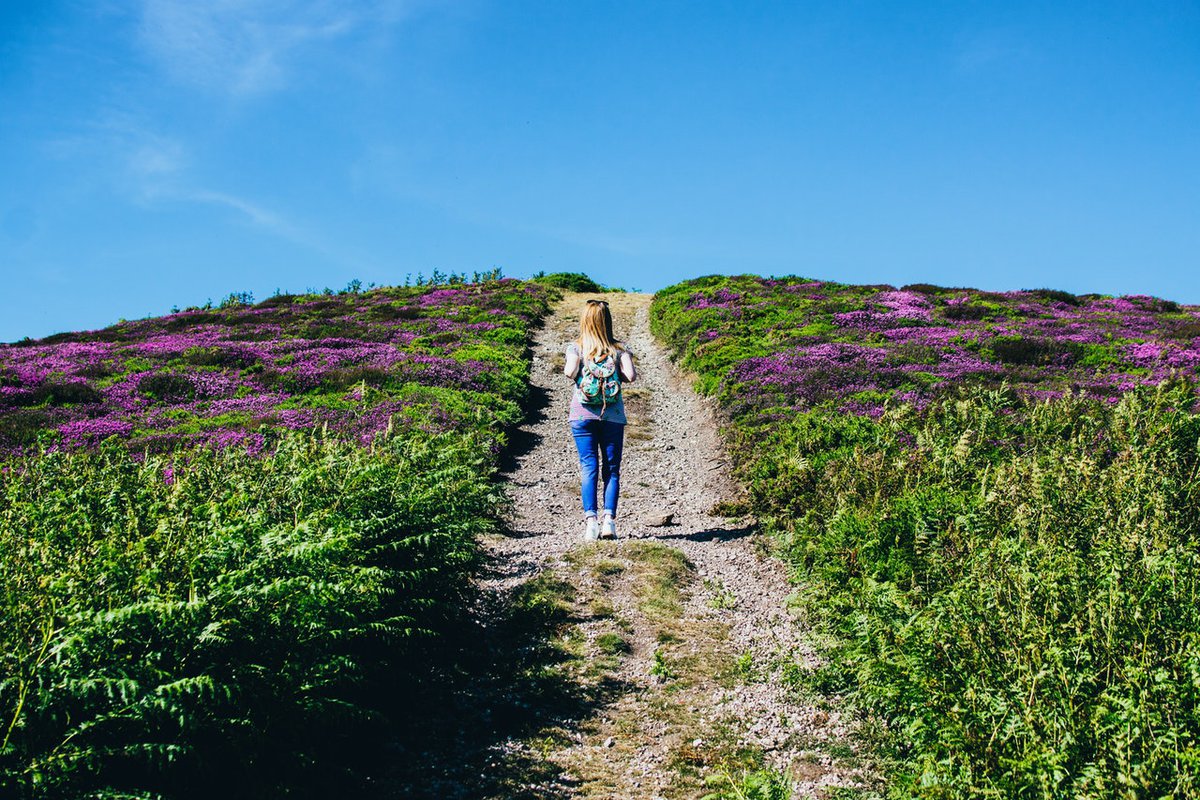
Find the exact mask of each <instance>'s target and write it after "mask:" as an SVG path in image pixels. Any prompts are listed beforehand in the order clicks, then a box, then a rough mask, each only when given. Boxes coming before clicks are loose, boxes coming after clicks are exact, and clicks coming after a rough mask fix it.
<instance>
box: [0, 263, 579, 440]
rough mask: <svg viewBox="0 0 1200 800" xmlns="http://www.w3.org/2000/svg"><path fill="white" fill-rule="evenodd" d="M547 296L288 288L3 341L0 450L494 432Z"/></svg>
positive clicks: (506, 413)
mask: <svg viewBox="0 0 1200 800" xmlns="http://www.w3.org/2000/svg"><path fill="white" fill-rule="evenodd" d="M554 291H555V290H554V289H552V288H548V287H546V286H543V285H541V284H538V283H528V282H520V281H515V280H511V279H500V280H490V281H484V282H479V283H474V284H455V285H450V286H418V287H394V288H382V289H376V290H372V291H368V292H364V293H357V292H355V293H344V294H340V295H334V296H328V295H302V296H290V295H281V296H278V297H273V298H271V299H269V300H266V301H264V302H262V303H258V304H257V305H238V304H232V305H229V306H227V307H223V308H219V309H197V310H190V311H183V312H179V313H175V314H171V315H169V316H164V317H157V318H151V319H144V320H136V321H132V322H122V323H120V324H117V325H113V326H111V327H108V328H104V329H102V330H96V331H82V332H73V333H61V334H56V335H54V336H49V337H46V338H45V339H40V340H36V341H29V340H26V341H21V342H17V343H13V344H5V345H0V453H4V452H7V453H10V454H11V453H16V452H20V451H23V450H26V449H29V448H30V447H31V446H32V445H34V444H35V443H37V442H39V441H41V442H42V443H43V444H45V445H47V446H49V447H50V448H52V449H53V448H79V447H90V446H93V445H95V444H97V443H98V442H99V441H101V440H103V439H105V438H107V437H109V436H120V437H122V438H124V439H126V440H127V441H128V443H129V445H130V446H131V447H132V448H135V449H139V450H141V449H150V450H153V451H164V450H169V449H173V448H174V447H176V446H178V445H193V444H211V445H216V446H219V447H225V446H231V445H237V446H241V447H245V448H247V449H249V450H251V451H259V450H261V449H262V448H263V447H264V446H266V444H267V443H268V442H269V440H270V439H271V437H272V435H273V434H274V433H277V432H278V431H280V430H307V429H312V428H317V427H320V428H323V429H325V430H327V431H329V432H331V433H333V434H334V435H339V436H346V437H350V438H353V439H356V440H358V441H360V442H363V443H365V442H368V441H370V439H371V438H372V437H373V436H375V435H376V434H378V433H380V432H381V431H385V430H388V429H389V428H392V429H395V428H398V427H399V428H410V427H411V428H421V429H424V430H428V431H436V430H446V429H449V428H452V427H454V426H455V425H457V424H459V423H460V422H464V421H467V422H469V423H470V425H471V426H480V427H482V426H485V425H488V424H494V425H495V427H497V428H499V427H503V426H505V425H509V424H512V423H513V422H514V421H515V420H516V419H517V417H518V415H519V411H518V406H519V403H520V401H521V400H522V399H523V397H524V395H525V392H526V387H527V383H528V381H527V375H528V365H527V363H526V358H525V348H526V343H527V339H528V334H529V330H530V328H531V326H532V325H534V324H536V323H537V322H538V321H539V320H540V318H541V317H542V315H544V314H545V312H546V310H547V308H548V301H549V299H550V298H551V297H552V295H553V293H554ZM476 409H483V410H484V418H482V419H481V418H480V417H479V415H478V413H477V411H476ZM463 414H466V415H467V416H466V417H464V416H463Z"/></svg>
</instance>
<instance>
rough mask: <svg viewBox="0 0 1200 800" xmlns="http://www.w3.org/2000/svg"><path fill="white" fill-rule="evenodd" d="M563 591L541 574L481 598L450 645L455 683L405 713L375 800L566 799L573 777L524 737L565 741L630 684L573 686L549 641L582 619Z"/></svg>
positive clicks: (565, 657) (563, 658)
mask: <svg viewBox="0 0 1200 800" xmlns="http://www.w3.org/2000/svg"><path fill="white" fill-rule="evenodd" d="M563 587H567V588H566V589H564V588H563ZM571 591H572V590H570V588H569V586H567V585H566V584H563V583H561V582H559V581H557V580H555V579H551V578H549V577H548V576H539V577H537V578H534V579H532V580H528V581H526V582H525V583H523V584H521V585H519V586H517V587H516V588H515V589H513V590H512V591H510V592H505V593H498V594H485V595H484V596H482V597H481V598H479V602H478V603H477V606H476V609H475V615H476V619H475V624H474V625H468V626H466V627H464V629H463V636H462V638H461V641H458V642H456V643H455V646H456V649H457V651H458V652H457V655H458V663H459V672H458V674H457V675H456V676H455V678H454V681H453V686H452V687H447V691H445V692H444V693H439V694H438V696H437V697H431V698H428V702H427V704H422V707H421V708H419V709H417V708H414V709H413V710H412V712H413V714H414V719H413V722H412V724H411V725H410V726H409V727H410V728H412V729H413V730H414V731H415V733H416V735H415V736H414V739H413V740H412V741H409V742H405V743H402V744H400V745H398V746H397V748H396V751H395V760H394V761H393V763H392V769H391V771H390V774H389V775H388V776H387V778H386V779H385V780H384V781H382V782H381V786H380V791H378V792H375V793H372V798H373V800H382V799H383V798H388V800H391V798H402V797H403V798H410V797H411V798H439V799H441V800H459V799H460V798H461V800H467V798H471V800H475V798H480V799H481V800H482V799H484V798H488V799H492V800H500V798H517V799H519V800H564V799H565V798H568V797H571V796H573V786H574V783H575V781H574V779H573V778H572V777H571V776H569V775H567V774H564V773H563V771H562V770H561V768H560V767H558V766H557V765H556V764H554V763H553V762H551V761H549V760H547V759H546V758H545V757H544V753H542V752H540V751H539V750H538V749H536V747H535V746H531V745H530V744H529V742H533V743H536V742H539V741H550V740H552V739H555V738H558V739H559V740H561V739H562V738H563V737H569V736H570V735H571V734H572V732H573V731H574V730H575V729H577V728H578V725H579V723H580V721H581V720H585V719H588V718H590V717H593V716H595V714H596V713H597V711H598V709H600V708H602V707H604V706H607V705H609V704H610V703H611V702H613V701H614V700H615V699H616V698H617V697H619V696H621V695H622V694H624V693H626V692H628V691H629V690H630V687H629V686H628V685H626V684H625V683H623V682H621V681H617V680H613V679H611V678H606V679H604V680H601V681H599V682H598V683H593V684H584V683H581V682H580V681H579V680H578V679H577V678H576V676H575V673H574V672H573V671H572V670H571V669H570V661H571V656H570V655H569V654H567V653H565V652H564V651H563V650H562V649H560V648H559V647H556V646H555V641H556V640H557V639H559V638H560V637H561V634H562V633H563V632H564V631H565V630H566V629H567V628H568V627H570V626H571V625H573V624H577V623H578V622H579V621H580V620H579V618H578V617H577V616H576V615H575V612H574V611H573V610H572V608H571V604H570V602H568V600H567V598H569V597H570V596H571ZM523 741H524V742H525V743H522V742H523Z"/></svg>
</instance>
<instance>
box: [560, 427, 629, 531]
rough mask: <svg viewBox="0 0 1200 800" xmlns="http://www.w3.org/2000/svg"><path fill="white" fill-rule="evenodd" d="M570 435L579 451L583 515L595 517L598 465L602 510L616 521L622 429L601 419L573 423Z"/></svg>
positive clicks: (623, 430) (623, 439)
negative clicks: (602, 493) (593, 515)
mask: <svg viewBox="0 0 1200 800" xmlns="http://www.w3.org/2000/svg"><path fill="white" fill-rule="evenodd" d="M571 435H572V436H574V437H575V448H576V449H577V450H578V451H579V471H580V473H581V478H582V481H581V486H580V493H581V494H582V495H583V513H584V514H595V513H596V467H597V461H599V467H600V477H601V478H603V480H604V510H605V511H607V512H610V513H611V514H612V515H613V517H614V518H615V517H616V516H617V495H618V494H619V493H620V491H621V448H622V446H623V445H624V442H625V426H624V425H623V424H621V423H620V422H608V421H607V420H602V419H573V420H571ZM597 452H598V453H599V458H597Z"/></svg>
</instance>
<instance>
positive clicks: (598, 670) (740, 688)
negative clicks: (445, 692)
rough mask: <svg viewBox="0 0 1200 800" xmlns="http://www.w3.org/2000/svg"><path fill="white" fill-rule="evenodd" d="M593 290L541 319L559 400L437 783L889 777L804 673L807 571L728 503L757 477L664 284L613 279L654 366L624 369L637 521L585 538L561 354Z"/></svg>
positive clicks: (674, 792)
mask: <svg viewBox="0 0 1200 800" xmlns="http://www.w3.org/2000/svg"><path fill="white" fill-rule="evenodd" d="M589 296H591V295H568V296H567V297H566V298H565V299H564V300H563V302H562V303H561V304H560V305H559V306H558V307H557V309H556V310H555V313H554V314H553V315H552V316H551V317H550V318H549V320H548V322H547V325H546V326H545V328H544V329H543V330H542V331H541V332H540V334H539V337H538V341H537V343H536V346H535V349H534V353H533V375H532V379H533V383H534V389H535V395H536V399H537V403H536V405H537V406H539V407H540V411H538V412H536V413H535V414H534V418H533V419H531V420H530V421H529V423H527V425H526V427H525V428H524V430H523V431H522V433H521V436H520V438H519V441H518V442H517V443H516V446H515V447H514V451H515V454H514V457H513V459H512V463H511V464H510V465H509V466H510V469H509V471H508V475H507V478H508V492H509V495H510V496H511V498H512V500H513V511H512V517H511V524H510V527H511V530H510V531H509V532H508V534H507V535H505V536H499V537H491V538H489V540H488V541H486V542H485V545H486V549H487V553H488V558H489V567H488V570H487V572H486V575H485V577H484V578H483V579H482V583H483V585H482V588H483V590H484V592H483V597H484V603H483V607H482V608H481V609H480V617H481V618H482V619H483V620H484V622H483V625H482V628H481V631H480V634H479V636H480V643H479V653H480V658H481V660H483V661H488V662H489V664H490V667H488V668H486V669H481V671H480V675H481V677H480V679H478V680H477V681H476V682H475V683H474V685H473V688H472V689H471V690H470V691H468V692H467V694H466V696H464V697H462V698H460V708H459V709H458V710H457V711H456V715H457V718H458V719H460V720H461V726H462V727H461V730H460V731H459V732H458V734H459V744H458V747H457V749H456V750H455V751H454V753H453V754H452V755H450V756H449V757H448V756H447V753H446V752H441V753H431V754H430V756H429V765H428V766H429V769H428V774H427V775H426V776H424V777H423V778H422V783H423V787H424V790H425V791H426V792H428V793H429V794H430V795H431V796H441V797H495V798H501V797H504V798H513V797H530V798H575V797H589V798H593V797H597V798H598V797H620V798H646V800H651V799H652V798H691V797H700V796H702V795H704V794H706V793H708V792H718V791H722V790H725V791H726V792H727V794H725V795H722V796H728V797H738V796H744V795H739V794H737V793H736V791H735V790H734V787H739V788H740V787H742V786H743V785H744V784H745V782H746V781H748V780H758V779H769V780H770V781H775V782H776V783H778V784H779V785H784V784H787V785H789V786H790V789H791V793H792V796H793V797H827V796H830V794H831V793H832V792H833V791H835V790H837V791H844V790H845V789H852V788H853V787H861V786H863V785H864V784H870V783H871V779H870V774H869V770H868V769H867V768H866V767H865V766H864V765H863V760H862V759H861V758H860V757H859V754H858V749H859V748H858V746H857V745H856V743H855V741H856V740H855V737H854V735H853V729H852V725H851V724H850V721H849V720H848V719H846V718H844V717H843V715H842V714H840V713H839V708H838V703H837V701H836V699H831V698H820V697H813V696H812V694H811V693H805V692H803V691H798V684H799V683H802V682H799V681H797V680H795V676H796V675H797V674H798V673H802V672H803V671H804V670H805V669H806V668H809V667H811V666H812V665H813V662H814V659H815V656H814V654H813V651H812V648H811V646H810V645H809V643H808V642H807V641H806V638H805V636H806V629H805V627H804V625H803V624H802V622H801V621H800V620H798V619H796V618H794V617H793V616H792V615H791V614H790V613H789V611H788V609H789V602H788V599H789V596H790V594H791V592H792V591H793V590H794V587H792V586H791V585H789V583H788V581H787V579H786V576H785V574H784V570H783V567H782V565H781V564H780V563H779V562H778V561H776V560H773V559H771V558H770V557H767V556H764V555H763V552H762V548H761V547H760V545H759V543H758V542H757V541H756V536H755V533H754V526H753V524H752V521H751V520H747V519H739V518H727V517H723V516H719V513H720V512H721V511H725V510H728V509H729V508H731V507H732V508H735V507H736V506H737V500H738V493H739V492H738V487H737V486H736V485H735V484H734V483H733V482H732V481H731V479H730V477H729V473H728V470H727V462H726V458H725V456H724V454H723V452H722V447H721V441H720V438H719V436H718V433H717V429H716V424H715V418H714V413H713V409H712V407H711V406H710V404H709V403H708V402H707V401H706V400H704V399H703V398H700V397H699V396H697V395H696V394H695V393H694V392H693V391H692V390H691V388H690V382H689V381H688V379H687V377H686V376H684V375H681V374H680V373H679V371H678V370H677V369H676V368H675V366H674V365H673V364H672V363H671V361H670V359H669V358H668V356H667V354H666V352H665V351H664V350H663V348H662V347H661V346H660V345H659V344H658V343H657V342H656V341H655V340H654V338H653V337H652V336H651V334H650V330H649V324H648V312H649V305H650V296H649V295H644V294H623V293H612V294H609V295H606V296H605V298H606V299H607V300H608V301H609V303H610V307H611V309H612V311H613V315H614V323H615V327H616V332H617V336H618V337H619V338H623V340H624V341H625V343H626V345H627V346H628V347H629V348H630V349H631V350H632V352H633V353H634V356H635V359H636V361H637V365H638V372H639V379H638V381H637V382H636V383H633V384H627V385H626V386H625V388H624V393H625V398H626V399H625V403H626V410H627V415H628V417H629V424H628V426H627V428H626V444H625V455H624V461H623V465H622V470H621V481H622V483H621V487H622V488H621V501H620V508H619V514H618V517H619V518H618V538H617V540H615V541H601V542H596V543H585V542H583V541H582V537H581V532H582V511H581V507H580V499H579V467H578V458H577V456H576V453H575V449H574V444H573V442H572V440H571V436H570V431H569V428H568V423H567V419H566V418H567V408H568V404H569V400H570V392H571V386H572V384H571V381H570V380H569V379H567V378H566V377H564V376H563V375H562V372H561V370H562V365H563V351H564V349H565V346H566V344H567V342H569V341H570V340H571V339H573V338H574V336H575V335H576V333H577V331H578V311H579V309H580V308H581V307H582V305H583V302H584V300H585V299H586V297H589ZM722 504H724V507H722ZM664 520H666V521H667V524H665V525H664V524H663V522H664ZM530 620H533V622H532V623H531V622H530ZM484 734H486V735H484ZM750 796H763V797H766V796H768V795H767V794H762V795H750ZM770 796H782V795H770Z"/></svg>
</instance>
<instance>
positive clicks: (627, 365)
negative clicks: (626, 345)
mask: <svg viewBox="0 0 1200 800" xmlns="http://www.w3.org/2000/svg"><path fill="white" fill-rule="evenodd" d="M617 366H618V367H619V368H620V370H621V378H622V379H624V381H625V382H626V383H633V382H634V381H636V380H637V367H635V366H634V365H633V354H632V353H630V352H629V351H628V350H626V351H625V352H623V353H621V359H620V361H618V362H617Z"/></svg>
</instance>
